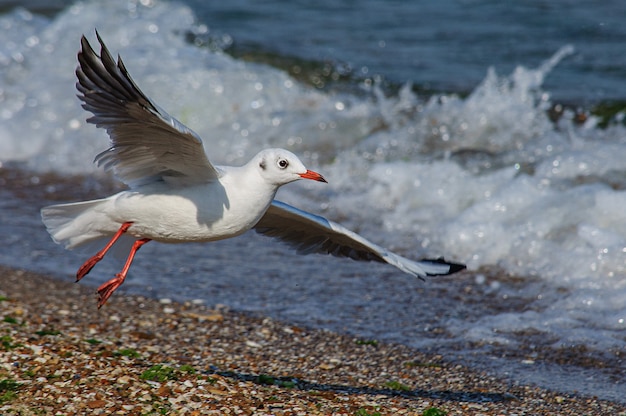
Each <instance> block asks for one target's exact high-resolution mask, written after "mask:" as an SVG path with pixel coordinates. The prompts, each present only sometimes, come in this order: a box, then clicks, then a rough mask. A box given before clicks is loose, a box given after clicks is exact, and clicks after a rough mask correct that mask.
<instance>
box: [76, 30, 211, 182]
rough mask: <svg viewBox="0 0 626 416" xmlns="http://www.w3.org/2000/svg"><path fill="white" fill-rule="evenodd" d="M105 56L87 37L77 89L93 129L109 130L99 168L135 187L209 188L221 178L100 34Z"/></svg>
mask: <svg viewBox="0 0 626 416" xmlns="http://www.w3.org/2000/svg"><path fill="white" fill-rule="evenodd" d="M96 36H97V38H98V42H99V43H100V55H97V54H96V52H95V51H94V50H93V48H92V47H91V45H90V44H89V41H88V40H87V38H85V36H83V37H82V38H81V51H80V52H79V53H78V63H79V65H78V67H77V68H76V76H77V78H78V82H77V83H76V89H77V90H78V92H79V95H78V97H79V98H80V99H81V100H82V101H83V108H84V109H85V110H87V111H90V112H91V113H93V116H92V117H90V118H88V119H87V121H88V122H89V123H93V124H95V125H96V126H97V127H100V128H104V129H105V130H106V131H107V133H108V134H109V137H110V139H111V147H110V148H109V149H107V150H105V151H104V152H101V153H100V154H98V155H97V156H96V158H95V163H96V164H97V165H98V166H100V167H103V168H104V169H105V170H113V172H114V173H115V175H116V176H117V177H118V178H119V179H121V180H122V181H123V182H125V183H127V184H129V185H130V186H131V187H133V186H137V185H141V184H145V183H148V182H153V181H168V182H176V183H177V184H181V185H191V184H195V183H203V182H210V181H212V180H215V179H216V178H217V177H218V176H219V172H218V170H217V169H216V168H215V167H214V166H213V165H212V164H211V162H209V160H208V158H207V157H206V154H205V152H204V148H203V146H202V140H201V139H200V137H199V136H198V135H197V134H196V133H194V132H193V131H192V130H191V129H189V128H188V127H186V126H185V125H184V124H182V123H181V122H179V121H178V120H176V119H175V118H173V117H172V116H170V115H169V114H167V112H165V111H164V110H163V109H161V108H160V107H158V106H157V105H156V104H154V103H153V102H152V101H151V100H150V99H149V98H148V97H147V96H146V95H145V94H144V93H143V92H142V91H141V90H140V89H139V87H137V85H136V84H135V82H134V81H133V80H132V78H131V77H130V75H129V73H128V71H127V70H126V66H125V65H124V63H123V62H122V59H121V58H120V57H118V59H117V62H116V61H115V60H114V59H113V57H112V56H111V54H110V52H109V51H108V49H107V47H106V45H105V44H104V42H103V41H102V39H101V38H100V35H99V34H98V33H97V32H96Z"/></svg>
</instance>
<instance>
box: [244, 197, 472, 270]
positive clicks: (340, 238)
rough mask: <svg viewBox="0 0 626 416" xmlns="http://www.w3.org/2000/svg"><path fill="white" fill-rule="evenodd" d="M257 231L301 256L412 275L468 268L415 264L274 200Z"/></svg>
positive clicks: (440, 263) (440, 261) (433, 262)
mask: <svg viewBox="0 0 626 416" xmlns="http://www.w3.org/2000/svg"><path fill="white" fill-rule="evenodd" d="M255 230H256V231H257V232H258V233H260V234H264V235H266V236H269V237H276V238H278V239H280V240H282V241H284V242H286V243H288V244H289V245H291V246H293V247H295V248H296V249H297V252H298V253H299V254H309V253H322V254H332V255H334V256H337V257H349V258H351V259H354V260H364V261H377V262H381V263H389V264H391V265H393V266H396V267H397V268H398V269H400V270H402V271H403V272H405V273H408V274H411V275H413V276H416V277H419V278H422V277H425V276H429V275H445V274H452V273H455V272H458V271H459V270H463V269H465V265H462V264H456V263H448V262H446V261H445V260H444V259H443V258H440V259H437V260H421V261H413V260H409V259H407V258H405V257H402V256H399V255H397V254H395V253H392V252H390V251H388V250H386V249H384V248H382V247H380V246H378V245H376V244H374V243H372V242H371V241H368V240H366V239H365V238H363V237H361V236H360V235H358V234H357V233H355V232H353V231H350V230H348V229H347V228H345V227H343V226H342V225H340V224H337V223H336V222H333V221H330V220H327V219H326V218H324V217H320V216H319V215H314V214H311V213H309V212H306V211H302V210H300V209H298V208H295V207H292V206H291V205H288V204H285V203H284V202H280V201H273V202H272V204H271V205H270V207H269V208H268V210H267V212H266V213H265V215H264V216H263V217H262V218H261V220H260V221H259V222H258V224H257V225H256V226H255Z"/></svg>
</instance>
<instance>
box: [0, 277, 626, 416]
mask: <svg viewBox="0 0 626 416" xmlns="http://www.w3.org/2000/svg"><path fill="white" fill-rule="evenodd" d="M0 273H1V275H2V285H1V287H0V311H1V314H0V316H2V322H1V323H0V328H1V329H0V340H1V346H0V351H1V353H0V414H2V415H44V414H45V415H74V414H102V415H105V414H106V415H109V414H118V415H152V414H154V415H160V414H172V415H204V414H243V415H359V416H365V415H425V416H441V415H548V414H549V415H626V406H624V405H621V404H619V403H612V402H609V401H603V400H599V399H596V398H594V397H584V396H578V395H569V394H563V393H559V392H553V391H548V390H544V389H540V388H537V387H533V386H526V385H516V384H512V383H511V382H508V381H506V380H502V379H498V378H494V377H492V376H490V375H488V374H483V373H481V372H477V371H474V370H470V369H467V368H464V367H462V366H459V365H456V364H450V363H448V362H447V361H446V357H443V356H440V355H425V354H422V353H420V352H419V351H416V350H414V349H411V348H409V347H406V346H402V345H393V344H385V343H380V342H377V341H376V340H364V339H356V338H354V337H350V336H346V335H341V334H335V333H332V332H328V331H324V330H316V329H315V330H314V329H309V328H303V327H297V326H293V325H290V324H287V323H283V322H278V321H276V320H271V319H269V318H263V317H258V316H250V315H246V314H241V313H237V312H233V311H228V310H226V309H224V308H219V307H217V308H208V307H206V306H204V305H201V304H194V303H184V304H179V303H175V302H171V301H169V300H167V299H162V300H154V299H148V298H144V297H128V296H124V295H123V294H120V293H116V294H115V296H113V298H112V299H111V300H110V301H109V303H108V304H107V305H105V306H104V307H103V308H102V309H100V310H98V309H97V308H96V300H95V294H94V289H93V288H90V287H88V286H86V285H81V284H74V283H70V282H65V281H60V280H54V279H52V278H49V277H46V276H42V275H37V274H34V273H32V272H27V271H23V270H15V269H9V268H0Z"/></svg>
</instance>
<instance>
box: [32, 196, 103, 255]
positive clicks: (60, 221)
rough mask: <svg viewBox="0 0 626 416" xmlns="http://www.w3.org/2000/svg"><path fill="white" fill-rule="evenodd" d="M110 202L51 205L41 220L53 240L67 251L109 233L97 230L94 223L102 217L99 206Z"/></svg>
mask: <svg viewBox="0 0 626 416" xmlns="http://www.w3.org/2000/svg"><path fill="white" fill-rule="evenodd" d="M106 202H108V200H107V199H96V200H93V201H85V202H76V203H72V204H60V205H51V206H48V207H45V208H42V210H41V219H42V220H43V223H44V224H45V226H46V229H47V230H48V232H49V233H50V236H52V239H53V240H54V241H55V242H56V243H58V244H62V245H63V246H64V247H65V248H67V249H73V248H75V247H78V246H81V245H83V244H87V243H89V242H91V241H94V240H98V239H101V238H103V237H105V236H107V235H108V232H106V231H105V230H102V229H100V228H95V227H94V223H97V222H96V221H94V220H95V219H96V217H97V216H99V215H102V214H101V213H99V212H98V211H99V210H98V205H102V204H105V203H106Z"/></svg>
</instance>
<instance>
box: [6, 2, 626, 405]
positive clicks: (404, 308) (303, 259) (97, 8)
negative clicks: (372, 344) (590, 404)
mask: <svg viewBox="0 0 626 416" xmlns="http://www.w3.org/2000/svg"><path fill="white" fill-rule="evenodd" d="M207 3H208V4H205V2H199V1H198V2H195V1H188V2H183V3H179V2H165V1H151V0H142V1H121V0H116V1H109V2H77V3H67V4H66V3H64V2H58V3H54V4H52V6H50V3H45V4H44V5H39V3H38V2H36V1H33V2H27V3H22V6H25V7H18V8H15V7H14V6H15V4H13V3H11V2H7V3H0V10H2V11H3V12H2V14H0V120H1V121H0V162H1V163H2V169H1V170H0V183H1V184H2V187H1V188H0V218H1V221H0V230H1V232H0V247H2V250H1V251H0V263H2V264H6V265H11V266H16V267H25V268H29V269H32V270H39V271H43V272H46V273H50V274H51V275H53V276H56V277H59V278H63V279H71V277H72V276H73V275H74V273H75V270H76V268H77V267H78V266H79V265H80V264H81V263H82V261H84V258H85V255H86V254H85V253H79V252H66V251H64V250H63V249H61V248H60V247H58V246H56V245H54V244H53V243H52V241H51V240H50V239H49V237H48V236H47V234H46V232H45V230H44V229H43V226H42V224H41V223H40V220H39V216H38V210H39V209H40V208H41V207H42V206H44V205H47V204H50V203H54V202H57V201H72V200H80V199H85V198H93V197H101V196H105V195H108V194H109V193H111V192H113V191H114V190H115V189H117V186H118V185H116V184H115V183H114V182H113V181H112V179H111V178H110V177H109V176H107V175H105V174H103V173H102V172H100V171H98V170H97V169H96V168H95V166H94V165H93V164H92V160H93V157H94V156H95V154H97V153H98V152H100V151H102V150H103V149H105V148H106V147H107V144H108V139H107V137H106V134H105V133H104V132H103V131H100V130H98V129H96V128H95V127H94V126H92V125H87V124H86V123H85V122H84V120H85V118H86V116H87V113H85V112H84V110H82V109H81V107H80V104H79V101H78V99H77V98H76V97H75V94H76V92H75V89H74V83H75V76H74V68H75V66H76V52H77V50H78V47H79V38H80V35H81V34H83V33H85V34H86V35H87V36H88V37H89V38H90V39H91V40H92V42H94V41H95V35H94V28H97V29H98V31H99V32H100V34H101V35H102V37H103V38H104V40H105V41H106V42H107V45H108V46H109V48H110V50H111V51H112V52H113V53H119V54H121V55H122V57H123V59H124V61H125V64H126V66H127V68H128V69H129V71H130V73H131V75H132V76H133V77H134V79H135V81H136V82H137V83H138V85H139V86H140V87H141V88H142V89H143V90H144V92H146V93H147V94H148V95H149V96H150V97H151V98H153V100H154V101H156V102H157V103H158V104H159V105H161V106H162V107H163V108H165V109H167V111H168V112H169V113H170V114H172V115H174V116H175V117H177V118H178V119H179V120H180V121H182V122H183V123H185V124H187V125H188V126H189V127H191V128H193V129H194V130H195V131H196V132H198V133H199V134H200V135H201V136H202V137H203V138H204V142H205V149H206V150H207V153H208V155H209V157H210V159H211V160H212V161H214V162H215V163H217V164H241V163H245V162H246V161H247V160H248V158H250V157H251V156H252V155H254V154H255V153H256V152H257V151H258V150H260V149H261V148H264V147H268V146H279V147H285V148H288V149H290V150H292V151H293V152H295V153H297V154H298V155H300V156H301V157H302V159H303V161H304V162H305V164H307V167H309V168H311V169H315V170H317V171H320V172H321V173H322V174H323V175H324V176H325V177H326V178H327V179H328V181H329V184H328V185H324V184H318V183H306V184H305V183H297V184H292V185H289V186H287V187H284V189H281V191H280V192H279V196H278V198H279V199H281V200H283V201H285V202H288V203H290V204H293V205H295V206H298V207H300V208H303V209H306V210H309V211H311V212H315V213H318V214H322V215H325V216H327V217H329V218H332V219H333V220H336V221H339V222H341V223H343V224H344V225H346V226H348V227H350V228H352V229H353V230H355V231H357V232H360V233H362V234H363V235H365V236H366V237H368V238H370V239H372V240H374V241H375V242H376V243H378V244H380V245H384V246H387V247H389V248H392V249H394V250H395V251H397V252H399V253H401V254H403V255H406V256H409V257H414V258H421V257H439V256H445V257H446V258H448V259H450V260H453V261H459V262H464V263H466V264H467V265H468V271H467V272H464V273H462V274H457V275H454V276H450V277H443V278H437V279H428V280H427V281H426V282H425V283H424V282H421V281H418V280H416V279H413V278H411V277H409V276H407V275H403V274H401V273H400V272H398V271H397V270H395V269H394V268H392V267H386V266H383V265H378V264H368V263H356V262H352V261H349V260H342V259H335V258H331V257H328V258H325V257H319V256H298V255H296V254H294V253H293V252H292V251H290V250H289V249H288V248H286V247H284V246H282V245H281V244H278V243H276V244H273V243H272V242H270V241H269V240H267V239H266V238H265V237H262V236H257V235H255V234H253V233H249V234H247V235H245V236H242V237H239V238H237V239H233V240H228V241H224V242H219V243H213V244H187V245H176V246H168V245H159V244H149V245H147V246H146V247H145V248H143V249H142V251H141V252H140V253H139V255H138V256H137V259H136V261H135V263H134V266H133V269H131V275H130V276H129V279H128V280H127V282H126V283H125V284H124V286H122V289H120V292H122V291H127V292H130V293H136V294H144V295H148V296H153V297H158V298H164V297H167V298H173V299H176V300H188V299H199V300H202V301H203V302H205V303H207V304H208V305H215V304H222V305H226V306H227V307H230V308H233V309H236V310H243V311H250V312H253V313H260V314H264V315H269V316H273V317H276V318H279V319H284V320H287V321H291V322H294V323H297V324H301V325H309V326H315V327H323V328H329V329H333V330H339V331H343V332H348V333H352V334H355V335H356V336H359V337H364V338H376V339H381V340H388V341H394V342H401V343H405V344H407V345H411V346H414V347H416V348H420V349H422V350H425V351H432V352H437V353H439V354H442V355H443V356H444V357H446V359H448V360H450V361H458V362H462V363H465V364H467V365H470V366H474V367H477V368H481V369H488V370H489V371H493V372H494V373H496V374H499V375H502V376H505V377H507V378H508V379H509V380H511V382H513V383H515V382H531V383H537V384H539V385H542V386H544V387H549V388H553V389H557V390H562V391H564V392H582V393H585V394H593V395H597V396H599V397H603V398H609V399H614V400H622V401H623V400H624V397H626V394H625V393H626V385H625V377H626V363H625V362H624V354H626V349H625V348H626V212H625V210H624V207H625V206H626V191H625V189H626V164H625V162H624V160H626V127H625V126H624V124H623V117H624V113H621V114H617V115H616V116H615V117H614V118H613V119H612V121H611V122H609V124H608V126H607V127H601V126H600V125H601V122H602V121H603V120H601V119H600V118H598V117H596V116H593V115H591V114H590V110H591V109H593V108H596V107H597V106H599V105H601V104H607V103H610V102H611V101H612V100H624V99H626V88H625V87H624V85H626V84H625V81H626V57H625V56H626V54H624V46H623V45H624V44H626V43H624V41H626V29H625V28H624V26H623V25H622V24H621V23H620V16H623V15H624V13H623V12H626V10H624V8H625V7H626V6H624V4H622V2H618V1H612V2H611V1H607V2H603V3H602V4H601V5H597V4H596V5H582V4H578V3H579V2H568V4H561V5H558V6H557V5H552V4H545V2H532V1H531V2H524V4H523V5H516V6H510V5H505V4H504V3H502V2H491V1H485V2H474V1H452V0H447V1H439V2H437V4H436V5H430V6H420V7H418V6H414V5H411V4H409V3H405V2H387V1H382V0H368V1H362V2H356V3H354V2H330V1H328V2H319V3H316V4H317V5H316V6H314V7H313V6H309V5H307V4H305V3H304V2H302V4H301V2H282V1H274V2H263V4H262V5H257V4H256V3H254V2H251V1H245V0H240V1H234V2H228V3H223V4H222V5H217V4H215V5H213V4H210V3H213V2H207ZM215 3H217V2H215ZM225 51H226V52H225ZM555 114H558V117H556V116H555ZM117 267H118V263H117V262H116V261H115V260H114V259H109V260H105V261H104V262H102V264H99V265H98V267H97V268H96V269H94V271H92V273H91V274H90V275H89V276H88V277H87V278H85V279H84V280H83V281H82V282H81V284H92V285H94V286H95V285H97V284H99V283H102V282H103V281H105V280H107V279H108V278H109V277H111V276H112V274H114V273H115V272H116V270H117ZM93 306H94V308H95V301H94V305H93ZM90 307H91V305H85V308H86V310H87V311H89V309H88V308H90ZM94 310H95V309H94ZM100 313H106V308H105V309H104V312H100Z"/></svg>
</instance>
